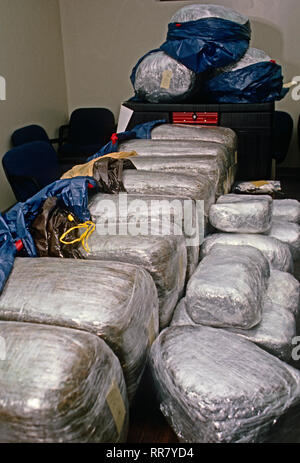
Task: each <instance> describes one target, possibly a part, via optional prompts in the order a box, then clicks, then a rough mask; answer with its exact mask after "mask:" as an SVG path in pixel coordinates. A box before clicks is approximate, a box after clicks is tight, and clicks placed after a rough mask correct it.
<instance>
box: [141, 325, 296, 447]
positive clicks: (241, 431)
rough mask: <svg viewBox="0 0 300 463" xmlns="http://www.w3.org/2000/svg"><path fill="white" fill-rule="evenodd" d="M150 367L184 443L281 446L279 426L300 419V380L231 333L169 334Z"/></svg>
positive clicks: (191, 330)
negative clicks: (271, 443)
mask: <svg viewBox="0 0 300 463" xmlns="http://www.w3.org/2000/svg"><path fill="white" fill-rule="evenodd" d="M150 367H151V371H152V375H153V377H154V382H155V386H156V390H157V395H158V399H159V402H160V409H161V411H162V413H163V414H164V416H165V417H166V419H167V420H168V422H169V424H170V425H171V426H172V428H173V430H174V431H175V433H176V434H177V436H178V438H179V439H180V441H181V442H195V443H219V442H220V443H234V442H236V443H239V442H240V443H242V442H268V441H270V440H271V439H275V440H276V441H277V442H280V439H281V433H280V431H281V430H280V428H279V427H278V426H276V423H277V421H278V420H279V418H283V417H285V416H287V414H288V412H291V410H292V411H293V413H294V415H296V417H297V418H298V417H299V403H300V372H299V371H298V370H296V369H294V368H292V367H290V366H289V365H287V364H285V363H284V362H282V361H281V360H279V359H278V358H276V357H274V356H273V355H270V354H269V353H268V352H265V351H264V350H262V349H261V348H259V347H258V346H256V345H255V344H254V343H252V342H249V341H248V340H246V339H243V338H242V337H241V336H238V335H236V334H234V333H231V332H229V331H226V330H222V329H215V328H211V327H202V326H178V327H171V328H167V329H166V330H164V331H163V332H162V333H161V334H160V336H159V337H158V338H157V339H156V341H155V342H154V344H153V345H152V348H151V356H150ZM290 420H291V417H290ZM288 425H289V422H288V421H287V422H286V423H285V430H287V429H288Z"/></svg>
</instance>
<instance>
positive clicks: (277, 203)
mask: <svg viewBox="0 0 300 463" xmlns="http://www.w3.org/2000/svg"><path fill="white" fill-rule="evenodd" d="M273 219H274V220H284V221H287V222H294V223H300V202H299V201H297V200H296V199H274V201H273Z"/></svg>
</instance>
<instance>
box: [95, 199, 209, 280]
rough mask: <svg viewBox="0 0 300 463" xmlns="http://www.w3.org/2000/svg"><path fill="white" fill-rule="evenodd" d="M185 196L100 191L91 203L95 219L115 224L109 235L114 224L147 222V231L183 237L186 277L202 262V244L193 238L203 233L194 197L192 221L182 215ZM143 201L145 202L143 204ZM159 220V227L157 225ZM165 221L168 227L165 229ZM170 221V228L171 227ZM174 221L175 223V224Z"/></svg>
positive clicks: (200, 217)
mask: <svg viewBox="0 0 300 463" xmlns="http://www.w3.org/2000/svg"><path fill="white" fill-rule="evenodd" d="M185 199H186V198H180V197H175V198H174V197H173V196H164V197H162V196H157V195H152V196H151V195H144V196H143V197H142V198H141V196H140V195H133V194H129V195H128V194H126V193H125V194H124V193H121V194H119V195H108V194H101V193H99V194H97V195H95V196H93V197H92V198H91V200H90V202H89V210H90V213H91V217H92V220H93V221H94V222H95V223H96V224H97V226H99V224H103V226H104V225H105V223H106V221H107V222H108V223H111V224H112V225H113V230H112V232H111V233H109V230H108V234H110V235H114V234H115V233H116V232H115V228H114V227H115V223H125V224H128V223H131V224H132V225H133V226H138V224H141V223H146V224H147V227H148V234H151V235H152V236H165V234H167V235H168V236H169V235H171V234H172V233H173V234H175V235H176V234H178V236H184V238H185V241H186V250H187V279H189V278H190V276H191V275H192V274H193V272H194V270H195V268H196V267H197V265H198V262H199V243H197V241H194V242H192V243H191V242H190V240H191V241H193V238H196V240H197V238H200V235H201V233H202V232H203V215H202V214H201V211H199V210H198V207H197V204H196V202H195V201H194V200H190V201H189V204H190V206H191V208H190V221H188V220H186V219H187V216H184V215H183V210H184V204H185V203H184V201H185ZM141 200H142V201H143V204H141ZM157 223H158V224H159V227H157ZM165 223H166V228H162V226H164V224H165ZM149 224H150V227H149ZM168 224H169V227H168ZM173 224H175V225H176V226H175V227H174V226H173Z"/></svg>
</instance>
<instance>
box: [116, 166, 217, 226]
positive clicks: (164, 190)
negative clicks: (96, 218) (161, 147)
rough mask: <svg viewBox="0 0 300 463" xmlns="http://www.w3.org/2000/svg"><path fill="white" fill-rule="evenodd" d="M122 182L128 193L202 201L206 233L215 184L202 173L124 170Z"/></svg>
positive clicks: (213, 200)
mask: <svg viewBox="0 0 300 463" xmlns="http://www.w3.org/2000/svg"><path fill="white" fill-rule="evenodd" d="M123 184H124V187H125V190H126V192H127V193H129V194H134V195H141V199H142V196H144V195H157V196H161V197H163V198H165V196H173V197H174V198H176V197H179V198H186V199H190V200H196V201H197V200H198V201H203V207H204V210H203V213H204V234H207V232H208V227H209V221H208V214H209V209H210V206H211V205H212V204H214V202H215V185H214V184H213V183H212V182H211V181H210V180H209V179H208V178H207V177H205V176H203V175H201V176H200V175H197V176H194V175H187V174H179V173H169V172H156V171H152V172H143V171H139V170H134V169H132V170H130V169H129V170H124V171H123Z"/></svg>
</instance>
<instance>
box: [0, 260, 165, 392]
mask: <svg viewBox="0 0 300 463" xmlns="http://www.w3.org/2000/svg"><path fill="white" fill-rule="evenodd" d="M0 319H2V320H12V321H15V320H17V321H23V322H33V323H45V324H49V325H56V326H64V327H68V328H76V329H80V330H83V331H88V332H90V333H94V334H96V335H97V336H99V337H101V338H102V339H104V341H105V342H106V343H107V344H108V345H109V347H111V349H112V350H113V351H114V353H115V354H116V355H117V356H118V358H119V360H120V363H121V366H122V368H123V372H124V377H125V381H126V386H127V391H128V397H129V400H131V399H132V398H133V395H134V393H135V391H136V389H137V386H138V384H139V381H140V378H141V375H142V373H143V370H144V366H145V362H146V359H147V354H148V351H149V347H150V344H151V342H152V341H153V339H154V338H155V336H156V335H157V333H158V298H157V290H156V287H155V285H154V282H153V280H152V277H151V276H150V275H149V273H148V272H146V271H145V270H144V269H143V268H141V267H137V266H135V265H131V264H125V263H119V262H100V261H86V260H80V259H79V260H76V259H59V258H54V257H49V258H47V257H40V258H38V259H35V258H17V259H16V261H15V265H14V269H13V271H12V273H11V275H10V278H9V280H8V282H7V284H6V287H5V289H4V291H3V293H2V296H1V297H0Z"/></svg>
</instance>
